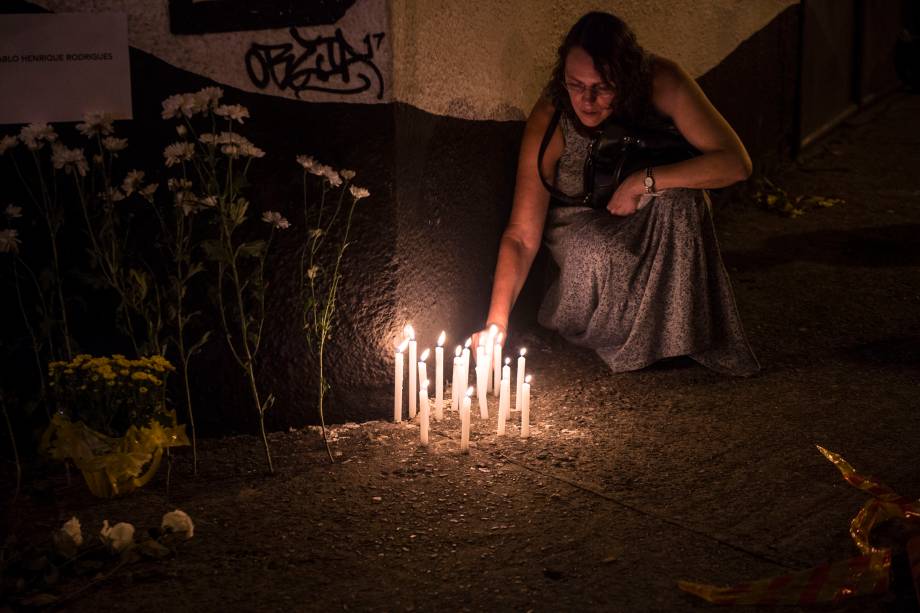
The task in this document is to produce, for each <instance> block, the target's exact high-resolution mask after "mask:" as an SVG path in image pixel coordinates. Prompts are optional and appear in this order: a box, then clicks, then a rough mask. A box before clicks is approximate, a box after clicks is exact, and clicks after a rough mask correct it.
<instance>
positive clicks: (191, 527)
mask: <svg viewBox="0 0 920 613" xmlns="http://www.w3.org/2000/svg"><path fill="white" fill-rule="evenodd" d="M160 530H162V531H163V532H166V531H170V532H185V538H187V539H190V538H192V537H193V536H194V535H195V524H194V523H193V522H192V518H191V517H189V516H188V513H186V512H185V511H182V510H180V509H176V510H175V511H170V512H169V513H166V514H165V515H163V521H162V522H161V523H160Z"/></svg>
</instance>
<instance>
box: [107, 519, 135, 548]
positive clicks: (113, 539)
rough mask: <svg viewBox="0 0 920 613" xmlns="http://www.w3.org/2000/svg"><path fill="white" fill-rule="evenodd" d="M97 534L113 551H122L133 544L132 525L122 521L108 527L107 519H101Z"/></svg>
mask: <svg viewBox="0 0 920 613" xmlns="http://www.w3.org/2000/svg"><path fill="white" fill-rule="evenodd" d="M99 534H100V535H101V536H102V539H103V540H104V541H105V542H106V544H108V546H109V547H111V548H112V550H113V551H124V550H125V549H127V548H128V547H131V546H133V545H134V526H132V525H131V524H129V523H126V522H123V521H122V522H118V523H117V524H115V525H114V526H111V527H109V520H107V519H106V520H103V522H102V530H100V531H99Z"/></svg>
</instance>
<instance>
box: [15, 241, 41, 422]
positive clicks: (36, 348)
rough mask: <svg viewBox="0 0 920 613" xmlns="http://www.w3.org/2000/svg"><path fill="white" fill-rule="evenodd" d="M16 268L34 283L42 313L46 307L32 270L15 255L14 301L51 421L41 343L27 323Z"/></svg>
mask: <svg viewBox="0 0 920 613" xmlns="http://www.w3.org/2000/svg"><path fill="white" fill-rule="evenodd" d="M18 266H22V267H23V268H25V269H26V270H27V271H28V272H29V276H30V277H32V281H33V283H35V286H36V289H37V290H38V291H37V295H38V298H39V300H41V303H42V311H43V312H47V308H48V307H47V305H46V304H45V298H44V297H43V296H42V292H41V287H40V286H39V285H38V281H37V280H36V279H35V275H34V274H33V273H32V270H31V269H30V268H29V266H28V264H26V263H25V262H24V261H22V258H20V257H19V256H18V255H15V256H14V258H13V263H12V267H13V284H14V285H15V287H16V301H17V303H18V304H19V313H20V314H21V315H22V321H23V323H24V324H25V326H26V330H27V331H28V332H29V339H30V340H31V341H32V354H33V355H34V357H35V367H36V368H35V370H36V371H37V372H38V382H39V385H40V386H41V397H42V400H43V402H42V404H44V405H45V415H46V416H47V417H48V421H51V412H50V410H49V409H48V402H47V398H48V394H47V387H46V384H45V368H44V365H43V364H42V357H41V343H40V342H39V340H38V337H37V336H36V335H35V329H34V328H33V327H32V324H31V323H29V315H28V311H26V306H25V303H24V302H23V300H22V288H21V287H20V286H19V269H18Z"/></svg>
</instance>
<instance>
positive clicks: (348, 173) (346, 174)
mask: <svg viewBox="0 0 920 613" xmlns="http://www.w3.org/2000/svg"><path fill="white" fill-rule="evenodd" d="M339 174H340V175H342V178H343V179H345V180H346V181H351V180H352V179H354V178H355V171H354V170H345V169H342V170H340V171H339Z"/></svg>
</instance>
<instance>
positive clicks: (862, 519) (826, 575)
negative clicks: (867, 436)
mask: <svg viewBox="0 0 920 613" xmlns="http://www.w3.org/2000/svg"><path fill="white" fill-rule="evenodd" d="M817 447H818V450H819V451H820V452H821V453H822V454H823V455H824V457H826V458H827V459H828V460H830V461H831V462H832V463H833V464H834V466H836V467H837V469H838V470H839V471H840V473H841V474H842V475H843V478H844V479H846V481H847V483H849V484H851V485H852V486H854V487H856V488H859V489H860V490H862V491H864V492H866V493H868V494H869V495H871V496H872V498H871V499H870V500H868V501H866V503H865V504H864V505H863V506H862V508H861V509H860V510H859V513H857V514H856V517H854V518H853V520H852V521H851V522H850V536H851V537H852V538H853V542H854V543H855V544H856V547H857V548H858V549H859V550H860V551H861V552H862V553H863V555H861V556H857V557H855V558H850V559H848V560H842V561H839V562H832V563H829V564H822V565H821V566H816V567H814V568H811V569H809V570H805V571H800V572H796V573H790V574H787V575H783V576H780V577H774V578H771V579H761V580H758V581H752V582H749V583H741V584H739V585H735V586H731V587H719V586H715V585H708V584H704V583H693V582H690V581H679V582H678V584H677V585H678V587H679V588H680V589H682V590H683V591H685V592H688V593H690V594H693V595H695V596H698V597H700V598H702V599H703V600H706V601H707V602H710V603H713V604H740V605H771V604H773V605H805V604H818V603H837V602H840V601H842V600H845V599H847V598H851V597H853V596H865V595H869V594H878V593H882V592H885V591H887V590H888V585H889V581H890V576H891V550H890V549H884V548H879V547H873V546H872V545H871V543H870V542H869V536H870V535H871V533H872V529H873V528H874V527H875V526H876V525H878V524H879V523H881V522H883V521H885V520H888V519H893V518H902V519H906V520H915V519H920V501H913V500H910V499H908V498H906V497H904V496H901V495H899V494H897V493H896V492H895V491H893V490H892V489H891V488H889V487H888V486H887V485H885V484H884V483H882V482H880V481H879V480H877V479H875V478H873V477H865V476H863V475H860V474H859V473H857V472H856V470H855V469H854V468H853V467H852V466H850V464H849V463H848V462H847V461H846V460H844V459H843V458H842V457H840V455H838V454H836V453H834V452H833V451H828V450H827V449H825V448H823V447H821V446H820V445H818V446H817ZM911 547H913V550H912V549H911ZM908 554H909V555H910V556H911V571H912V576H913V578H914V585H915V587H916V588H917V598H918V601H920V538H915V539H913V540H911V541H910V543H909V544H908Z"/></svg>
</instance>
